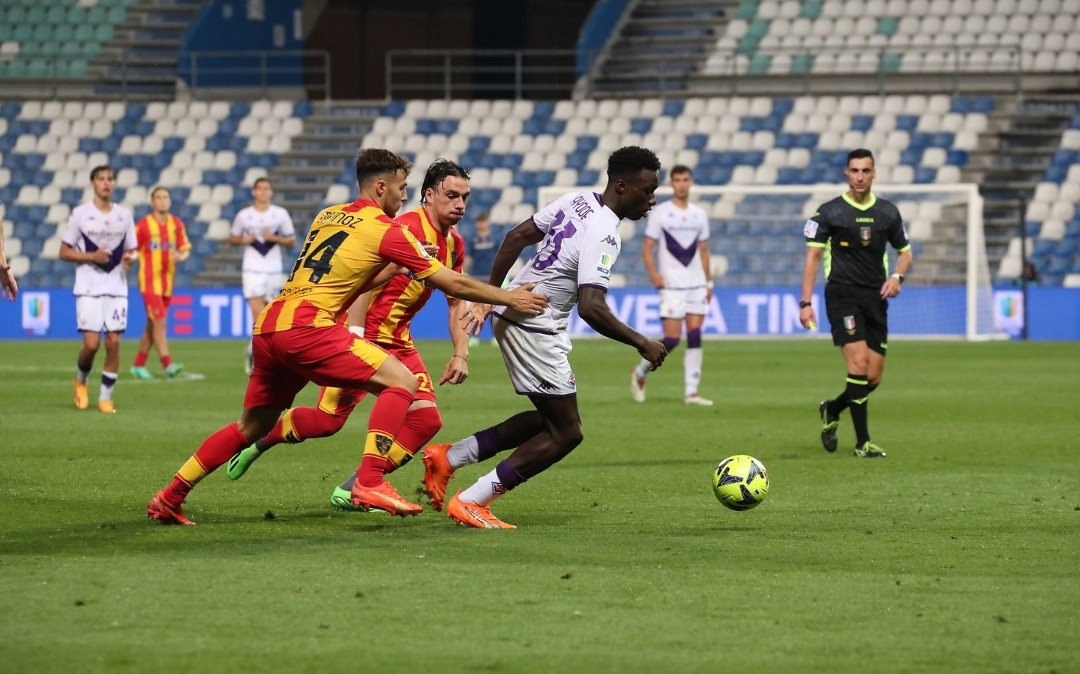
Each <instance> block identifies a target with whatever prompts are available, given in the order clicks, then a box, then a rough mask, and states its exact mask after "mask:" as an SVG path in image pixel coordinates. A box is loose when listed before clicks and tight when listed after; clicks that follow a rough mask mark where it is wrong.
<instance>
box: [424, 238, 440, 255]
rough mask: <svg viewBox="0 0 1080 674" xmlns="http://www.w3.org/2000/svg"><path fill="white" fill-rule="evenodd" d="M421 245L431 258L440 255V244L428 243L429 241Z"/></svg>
mask: <svg viewBox="0 0 1080 674" xmlns="http://www.w3.org/2000/svg"><path fill="white" fill-rule="evenodd" d="M421 245H422V246H423V247H424V252H426V253H427V254H428V255H430V256H431V257H435V256H437V255H438V254H439V244H437V243H428V242H427V241H425V242H424V243H422V244H421Z"/></svg>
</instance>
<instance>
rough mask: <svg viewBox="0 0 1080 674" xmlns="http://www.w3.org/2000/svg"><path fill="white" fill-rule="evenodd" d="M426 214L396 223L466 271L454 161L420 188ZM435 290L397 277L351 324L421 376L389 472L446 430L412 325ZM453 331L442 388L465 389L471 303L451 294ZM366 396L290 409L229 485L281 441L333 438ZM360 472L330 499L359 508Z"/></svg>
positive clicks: (240, 461) (233, 461) (365, 299)
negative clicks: (355, 492)
mask: <svg viewBox="0 0 1080 674" xmlns="http://www.w3.org/2000/svg"><path fill="white" fill-rule="evenodd" d="M420 194H421V199H420V204H421V206H420V208H418V209H416V210H414V211H409V212H408V213H405V214H404V215H400V216H398V217H397V218H396V220H397V221H398V222H400V223H401V224H403V225H405V226H406V227H407V228H408V229H409V231H410V232H412V233H413V235H414V236H415V237H416V238H417V240H418V241H420V242H421V243H423V244H424V246H425V248H428V246H431V247H432V249H433V250H434V252H431V250H429V252H431V254H432V255H434V256H435V257H436V259H438V260H439V262H441V263H442V264H444V265H446V266H447V267H450V268H452V269H453V270H454V271H456V272H460V271H461V270H462V267H463V266H464V262H465V245H464V240H463V239H462V236H461V234H459V233H458V231H457V230H456V229H455V228H454V225H456V224H457V223H458V222H459V221H460V220H461V218H462V216H464V215H465V207H466V205H467V203H468V200H469V194H470V189H469V174H468V173H467V172H466V171H465V169H463V168H462V167H461V166H459V165H458V164H456V163H454V162H452V161H449V160H447V159H439V160H436V161H435V162H434V163H433V164H432V165H431V166H429V167H428V170H427V173H426V174H425V176H424V182H423V185H422V186H421V187H420ZM433 292H434V288H432V287H431V286H429V285H427V284H426V283H424V282H423V281H419V280H414V279H412V278H410V277H409V276H408V275H406V274H398V275H397V276H394V277H393V278H392V279H390V281H389V282H387V283H386V285H384V286H382V287H381V288H376V289H375V290H372V291H371V292H370V293H365V294H364V295H361V296H360V297H359V298H358V299H357V301H356V302H354V303H353V306H352V308H351V309H350V312H349V321H350V324H351V325H352V327H351V328H350V330H352V331H353V332H354V333H356V334H359V335H361V336H363V337H364V338H365V339H367V340H368V341H370V342H374V343H375V344H378V345H379V346H381V347H382V348H384V349H386V350H387V351H389V352H390V353H391V354H393V355H394V356H395V357H396V358H397V359H398V360H400V361H401V362H402V363H404V365H405V366H406V367H407V368H409V370H411V371H412V372H413V374H415V375H416V381H417V385H418V387H419V388H418V389H417V392H416V396H415V398H414V400H413V403H412V405H411V406H410V407H409V412H408V414H407V415H406V417H405V422H404V424H403V425H402V428H401V431H400V432H399V433H398V436H397V441H398V444H400V445H401V449H403V450H404V452H405V453H404V455H393V454H391V455H388V456H387V457H386V460H387V461H388V462H389V464H390V465H388V466H387V468H386V472H387V473H390V472H392V471H394V470H396V469H397V468H400V467H401V466H402V465H404V464H405V463H407V462H408V461H409V460H410V459H411V458H412V457H413V456H414V455H415V454H416V452H418V451H419V450H420V449H421V448H422V447H423V446H424V444H425V443H427V442H428V441H429V440H431V438H433V437H435V434H436V433H438V432H439V429H440V428H442V417H441V415H440V414H439V408H438V407H437V405H436V401H435V388H434V386H433V385H432V384H433V381H432V377H431V374H430V373H429V372H428V368H427V365H425V364H424V361H423V359H421V357H420V353H419V352H418V351H417V350H416V345H415V344H414V343H413V338H412V332H411V325H412V320H413V317H414V316H416V315H417V314H418V313H419V312H420V310H421V309H423V307H424V305H425V304H427V301H428V298H430V297H431V294H432V293H433ZM446 301H447V303H448V305H449V312H448V313H449V326H448V327H449V332H450V342H451V345H452V347H453V355H451V356H450V359H449V360H448V361H447V363H446V367H445V368H444V369H443V373H442V376H441V377H440V378H439V381H438V383H439V384H440V385H442V384H444V383H450V384H460V383H461V382H463V381H465V379H466V378H467V377H468V376H469V335H468V333H467V332H466V331H465V326H464V323H463V322H462V320H461V318H462V315H463V313H464V309H465V303H464V302H462V301H461V300H458V299H455V298H453V297H449V296H447V298H446ZM365 395H366V392H365V391H364V390H363V389H341V388H335V387H324V388H323V389H322V390H320V391H319V399H318V401H317V402H316V404H315V407H294V408H292V409H290V410H287V411H286V412H285V414H284V415H282V417H281V419H279V420H278V422H277V424H275V425H274V429H273V430H272V431H270V433H269V434H267V436H266V437H264V438H262V439H261V440H258V441H257V442H256V443H255V444H254V445H253V446H251V447H248V448H247V449H245V450H243V451H241V452H239V453H237V454H236V455H234V456H233V457H232V458H230V459H229V463H228V466H227V469H228V475H229V478H230V479H233V480H236V479H239V478H240V477H241V476H242V475H243V474H244V473H245V472H246V471H247V470H248V468H249V467H250V466H251V464H252V463H253V462H254V461H255V460H256V459H258V458H259V456H261V455H262V454H263V453H264V452H266V451H267V450H268V449H270V448H271V447H273V446H275V445H277V444H279V443H282V442H287V443H299V442H303V441H305V440H309V439H311V438H323V437H328V436H331V435H334V434H335V433H337V432H338V431H339V430H341V428H342V427H344V425H345V420H346V419H348V418H349V415H350V414H352V411H353V409H355V408H356V405H357V403H359V402H360V400H362V399H363V398H364V396H365ZM355 483H356V474H355V473H353V474H352V475H350V476H349V478H348V479H347V480H345V482H344V483H343V484H342V485H341V486H340V487H335V488H334V492H333V494H332V495H331V497H330V502H331V504H332V505H333V506H334V507H336V508H339V509H342V510H357V509H360V508H359V507H358V506H356V505H354V504H353V502H352V496H351V493H352V488H353V485H354V484H355Z"/></svg>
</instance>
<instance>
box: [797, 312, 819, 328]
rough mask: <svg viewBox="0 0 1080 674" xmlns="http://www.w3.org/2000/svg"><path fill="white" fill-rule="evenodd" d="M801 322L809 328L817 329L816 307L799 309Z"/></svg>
mask: <svg viewBox="0 0 1080 674" xmlns="http://www.w3.org/2000/svg"><path fill="white" fill-rule="evenodd" d="M799 323H800V324H802V326H803V327H804V328H806V329H807V330H816V329H817V315H816V314H814V307H803V308H802V309H799Z"/></svg>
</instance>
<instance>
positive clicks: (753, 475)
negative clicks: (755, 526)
mask: <svg viewBox="0 0 1080 674" xmlns="http://www.w3.org/2000/svg"><path fill="white" fill-rule="evenodd" d="M712 484H713V493H714V494H716V498H717V499H718V500H719V501H720V502H721V503H723V504H724V505H725V506H726V507H728V508H731V509H732V510H750V509H751V508H754V507H757V505H758V504H759V503H761V502H762V501H764V500H765V496H766V495H768V493H769V471H767V470H765V466H764V465H762V463H761V462H760V461H758V460H757V459H755V458H754V457H752V456H747V455H746V454H736V455H735V456H729V457H728V458H726V459H724V460H723V461H721V462H720V464H719V465H718V466H717V467H716V470H715V471H714V472H713V476H712Z"/></svg>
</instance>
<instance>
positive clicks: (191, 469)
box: [164, 423, 248, 507]
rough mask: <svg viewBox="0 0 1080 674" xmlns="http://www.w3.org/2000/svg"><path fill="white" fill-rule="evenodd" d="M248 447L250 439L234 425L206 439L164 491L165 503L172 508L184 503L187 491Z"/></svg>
mask: <svg viewBox="0 0 1080 674" xmlns="http://www.w3.org/2000/svg"><path fill="white" fill-rule="evenodd" d="M247 446H248V441H247V438H245V437H244V435H243V434H242V433H241V432H240V429H239V428H237V427H236V424H235V423H232V424H229V425H228V426H226V427H225V428H222V429H221V430H219V431H217V432H216V433H214V434H212V435H211V436H210V437H208V438H206V439H205V440H203V443H202V445H200V446H199V448H198V449H197V450H195V453H194V454H192V455H191V458H190V459H188V460H187V462H186V463H185V464H184V465H183V466H180V470H178V471H177V472H176V477H175V478H173V481H172V482H171V483H169V486H168V487H166V488H165V494H164V498H165V502H166V503H168V504H169V505H170V506H173V507H176V506H178V505H180V504H181V503H183V502H184V498H185V497H186V496H187V494H188V492H189V491H191V490H192V489H193V488H194V487H195V485H197V484H199V481H200V480H202V479H203V478H204V477H206V476H207V475H209V474H210V473H212V472H214V470H215V469H216V468H217V467H218V466H220V465H221V464H223V463H225V462H226V461H228V460H229V457H231V456H232V455H233V454H236V453H237V452H239V451H240V450H241V449H244V448H245V447H247Z"/></svg>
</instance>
